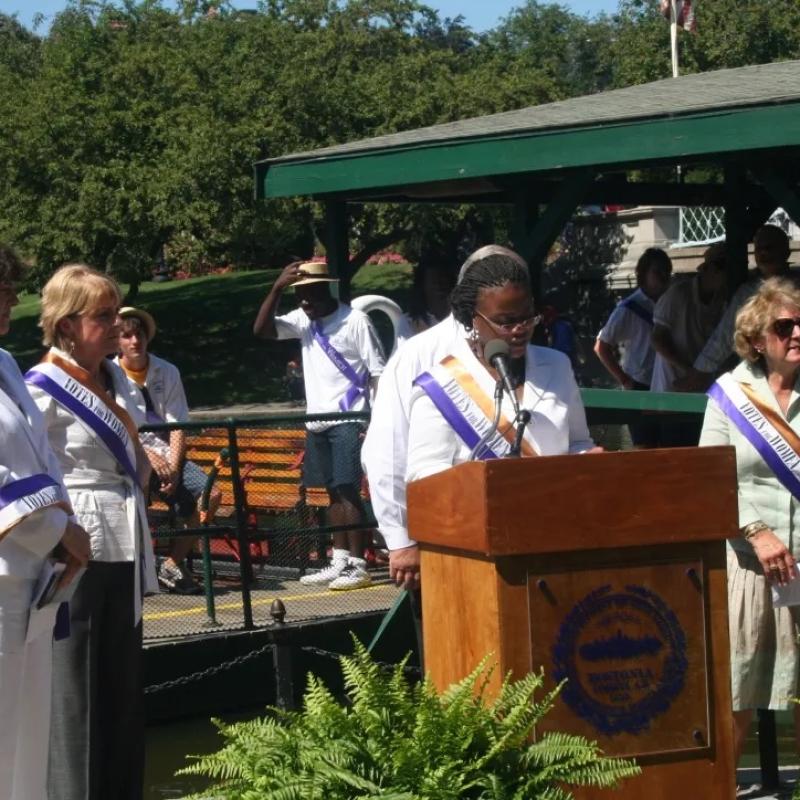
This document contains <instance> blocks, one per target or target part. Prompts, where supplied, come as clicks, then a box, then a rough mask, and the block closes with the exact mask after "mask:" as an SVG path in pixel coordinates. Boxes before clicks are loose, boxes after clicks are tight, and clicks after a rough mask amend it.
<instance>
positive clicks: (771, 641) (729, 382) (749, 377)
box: [700, 278, 800, 761]
mask: <svg viewBox="0 0 800 800" xmlns="http://www.w3.org/2000/svg"><path fill="white" fill-rule="evenodd" d="M734 345H735V347H736V352H737V353H738V354H739V355H740V356H741V357H742V359H743V361H742V363H741V364H739V366H737V367H736V368H735V369H734V370H733V371H731V372H727V373H725V374H724V375H723V376H722V377H720V378H719V380H717V382H716V383H715V384H714V385H713V386H712V387H711V389H709V392H708V394H709V396H710V398H711V399H710V400H709V403H708V406H707V407H706V416H705V420H704V421H703V430H702V433H701V434H700V445H701V446H711V445H733V446H734V447H735V448H736V472H737V478H738V484H739V525H740V533H741V535H740V536H739V537H736V538H733V539H729V540H728V622H729V624H728V629H729V632H730V641H731V694H732V698H733V712H734V723H735V733H736V738H735V746H736V759H737V761H738V758H739V755H740V754H741V751H742V746H743V745H744V741H745V738H746V736H747V729H748V727H749V725H750V720H751V719H752V716H753V710H754V709H756V708H763V709H769V710H773V711H777V710H781V709H789V708H791V709H793V710H794V721H795V738H796V741H798V742H800V707H798V706H797V705H796V704H795V703H794V698H795V697H797V696H798V694H800V647H799V646H798V633H800V605H795V603H797V602H798V601H800V595H798V594H797V589H798V582H796V576H797V571H796V568H795V559H797V558H798V557H800V542H798V528H799V527H800V468H799V467H798V463H799V462H800V459H799V458H798V452H800V413H798V412H799V411H800V400H799V399H798V394H797V393H798V390H800V383H798V381H800V291H799V290H798V289H797V287H796V285H795V283H794V282H793V281H789V280H786V279H782V278H770V279H769V280H767V281H765V282H764V283H763V284H762V285H761V288H760V289H759V290H758V292H757V293H756V294H755V295H754V296H753V297H752V298H751V299H750V300H749V301H748V302H747V303H745V305H744V306H742V308H741V310H740V311H739V313H738V314H737V315H736V327H735V331H734ZM790 582H791V583H792V586H791V590H792V591H790V590H789V588H788V584H789V583H790ZM774 585H777V586H778V587H781V586H782V587H785V588H784V589H782V590H780V589H779V592H785V593H786V594H787V595H794V597H791V596H789V597H786V598H785V599H786V601H787V603H790V605H778V606H776V605H774V604H773V595H772V586H774Z"/></svg>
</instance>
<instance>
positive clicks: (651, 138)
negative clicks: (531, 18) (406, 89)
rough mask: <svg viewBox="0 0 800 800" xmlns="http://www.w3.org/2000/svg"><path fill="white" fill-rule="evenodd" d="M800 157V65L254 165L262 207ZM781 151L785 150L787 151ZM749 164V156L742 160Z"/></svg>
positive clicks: (709, 76) (469, 191)
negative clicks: (731, 159) (519, 179)
mask: <svg viewBox="0 0 800 800" xmlns="http://www.w3.org/2000/svg"><path fill="white" fill-rule="evenodd" d="M764 150H771V151H774V154H773V155H775V154H778V155H784V156H786V157H791V158H792V159H793V160H794V159H796V158H797V154H798V152H800V61H786V62H779V63H775V64H765V65H760V66H752V67H741V68H738V69H728V70H719V71H716V72H708V73H701V74H696V75H686V76H683V77H680V78H670V79H667V80H661V81H656V82H654V83H648V84H642V85H639V86H631V87H628V88H625V89H617V90H614V91H609V92H602V93H599V94H594V95H587V96H584V97H576V98H572V99H570V100H564V101H560V102H556V103H547V104H544V105H539V106H532V107H529V108H523V109H519V110H517V111H508V112H504V113H501V114H491V115H489V116H484V117H475V118H472V119H466V120H460V121H457V122H451V123H447V124H443V125H434V126H431V127H427V128H419V129H416V130H411V131H406V132H402V133H395V134H389V135H385V136H378V137H375V138H372V139H363V140H360V141H356V142H349V143H346V144H341V145H337V146H334V147H325V148H321V149H319V150H313V151H310V152H305V153H294V154H291V155H285V156H281V157H279V158H273V159H268V160H266V161H262V162H259V163H258V164H256V184H257V185H256V191H257V195H258V196H260V197H286V196H296V195H314V196H317V197H322V198H324V197H330V198H334V197H336V198H340V199H350V198H352V199H364V198H373V199H411V200H413V199H426V198H435V197H437V196H439V197H453V198H458V197H459V196H464V197H466V196H467V195H480V194H482V193H484V194H493V193H494V194H498V193H501V192H503V191H506V190H508V189H509V187H510V186H511V183H513V178H514V176H521V175H524V176H525V178H526V180H530V179H536V178H547V177H554V176H555V175H556V174H559V175H563V173H564V171H575V170H580V169H581V168H590V167H592V168H595V169H606V170H613V169H615V168H617V169H621V168H623V167H635V166H637V165H641V164H652V163H654V162H662V163H671V162H672V163H674V162H682V163H688V162H692V161H712V160H716V161H719V160H720V158H722V159H723V160H724V158H725V156H726V154H737V157H740V158H741V160H742V161H744V162H746V161H747V159H748V156H747V155H746V154H747V153H752V154H753V156H754V157H756V158H757V157H758V151H764ZM781 151H785V152H783V153H782V152H781ZM743 154H744V155H743Z"/></svg>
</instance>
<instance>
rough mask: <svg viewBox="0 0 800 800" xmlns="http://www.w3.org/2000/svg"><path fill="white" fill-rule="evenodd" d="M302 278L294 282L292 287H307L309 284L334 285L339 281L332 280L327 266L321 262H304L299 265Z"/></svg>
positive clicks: (336, 279)
mask: <svg viewBox="0 0 800 800" xmlns="http://www.w3.org/2000/svg"><path fill="white" fill-rule="evenodd" d="M300 272H301V274H302V275H304V276H305V277H303V278H302V279H301V280H299V281H295V282H294V283H293V284H292V286H293V287H294V286H307V285H308V284H309V283H336V282H337V281H338V280H339V279H338V278H332V277H331V274H330V273H329V272H328V265H327V264H326V263H325V262H323V261H305V262H304V263H302V264H300Z"/></svg>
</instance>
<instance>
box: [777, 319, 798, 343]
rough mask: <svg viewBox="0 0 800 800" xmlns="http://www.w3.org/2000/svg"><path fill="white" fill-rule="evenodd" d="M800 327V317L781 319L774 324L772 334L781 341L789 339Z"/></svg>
mask: <svg viewBox="0 0 800 800" xmlns="http://www.w3.org/2000/svg"><path fill="white" fill-rule="evenodd" d="M798 326H800V317H779V318H778V319H776V320H775V322H773V323H772V332H773V333H774V334H775V335H776V336H777V337H778V338H779V339H788V338H789V337H790V336H791V335H792V334H793V333H794V329H795V328H797V327H798Z"/></svg>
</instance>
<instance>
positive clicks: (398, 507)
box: [361, 314, 466, 550]
mask: <svg viewBox="0 0 800 800" xmlns="http://www.w3.org/2000/svg"><path fill="white" fill-rule="evenodd" d="M465 335H466V334H465V331H464V329H463V328H462V327H461V326H460V325H459V324H458V323H457V322H456V321H455V319H454V318H453V316H452V314H451V315H450V316H448V317H445V319H443V320H442V321H441V322H440V323H438V324H437V325H434V326H433V327H432V328H429V329H428V330H427V331H423V332H422V333H420V334H417V335H416V336H414V337H413V338H412V339H410V340H408V341H407V342H405V344H403V346H402V347H401V348H400V349H399V350H397V351H396V352H395V354H394V355H393V356H392V357H391V358H390V359H389V362H388V363H387V364H386V369H385V370H384V372H383V375H382V376H381V380H380V383H379V384H378V392H377V394H376V395H375V402H374V404H373V407H372V417H371V419H370V423H369V428H368V429H367V436H366V438H365V439H364V444H363V446H362V448H361V463H362V464H363V465H364V470H365V472H366V473H367V478H368V479H369V492H370V500H371V503H372V511H373V513H374V514H375V519H376V520H377V521H378V529H379V530H380V532H381V534H382V535H383V538H384V539H385V540H386V545H387V547H388V548H389V549H390V550H399V549H400V548H402V547H409V546H410V545H412V544H414V542H413V541H412V540H411V539H409V537H408V526H407V514H406V462H407V458H408V426H409V420H410V417H411V395H412V392H413V390H414V380H415V379H416V378H417V376H418V375H419V374H420V373H421V372H424V371H425V370H427V369H430V368H431V367H432V366H434V364H438V363H439V362H440V361H441V360H442V359H443V358H444V357H445V356H446V355H448V353H450V352H451V350H452V349H453V345H454V342H455V341H456V340H457V339H459V338H463V337H464V336H465Z"/></svg>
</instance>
